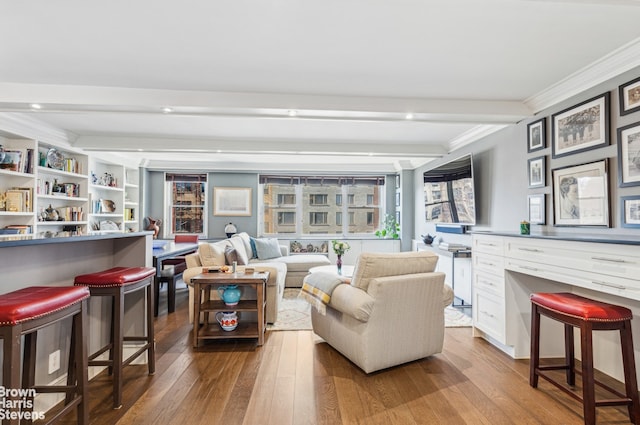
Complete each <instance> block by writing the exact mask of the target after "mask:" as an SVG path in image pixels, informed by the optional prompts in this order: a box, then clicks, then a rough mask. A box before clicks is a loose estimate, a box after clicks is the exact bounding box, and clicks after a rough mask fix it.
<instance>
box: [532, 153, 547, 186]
mask: <svg viewBox="0 0 640 425" xmlns="http://www.w3.org/2000/svg"><path fill="white" fill-rule="evenodd" d="M546 158H547V157H546V156H539V157H536V158H531V159H529V160H528V161H527V174H528V176H529V187H530V188H534V187H545V186H546V185H547V184H546V175H547V160H546Z"/></svg>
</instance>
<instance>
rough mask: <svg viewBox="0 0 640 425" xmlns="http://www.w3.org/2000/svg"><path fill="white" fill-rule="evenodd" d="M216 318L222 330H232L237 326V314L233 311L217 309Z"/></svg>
mask: <svg viewBox="0 0 640 425" xmlns="http://www.w3.org/2000/svg"><path fill="white" fill-rule="evenodd" d="M216 320H217V321H218V323H220V327H221V328H222V330H224V331H232V330H234V329H235V328H237V327H238V315H237V314H236V312H235V311H219V312H217V313H216Z"/></svg>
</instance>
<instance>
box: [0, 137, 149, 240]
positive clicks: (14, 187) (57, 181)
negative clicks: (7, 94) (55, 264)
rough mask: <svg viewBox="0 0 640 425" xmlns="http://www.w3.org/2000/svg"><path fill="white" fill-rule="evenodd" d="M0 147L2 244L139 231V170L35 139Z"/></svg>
mask: <svg viewBox="0 0 640 425" xmlns="http://www.w3.org/2000/svg"><path fill="white" fill-rule="evenodd" d="M0 145H2V147H3V150H4V151H5V153H4V159H3V160H2V161H1V162H0V240H6V239H15V238H20V237H22V235H24V234H26V235H38V236H44V237H47V236H51V237H53V236H70V235H75V234H83V235H84V234H90V233H93V232H97V231H99V232H122V231H138V230H139V224H138V223H139V217H138V214H139V208H138V205H139V202H140V200H139V198H140V191H139V187H138V183H139V182H138V175H139V174H138V173H139V171H138V169H137V168H128V167H125V166H124V165H122V164H118V163H114V162H109V161H105V160H102V159H97V158H93V157H90V156H89V155H87V154H86V153H83V152H81V151H79V150H74V149H73V148H70V147H66V146H64V147H61V146H56V145H53V144H50V143H44V142H40V141H37V140H33V139H22V138H11V137H1V136H0ZM0 156H3V155H2V154H0Z"/></svg>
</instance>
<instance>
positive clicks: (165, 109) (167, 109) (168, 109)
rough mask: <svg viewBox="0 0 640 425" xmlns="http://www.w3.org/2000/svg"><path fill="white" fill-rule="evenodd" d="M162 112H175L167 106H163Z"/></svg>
mask: <svg viewBox="0 0 640 425" xmlns="http://www.w3.org/2000/svg"><path fill="white" fill-rule="evenodd" d="M162 112H164V113H165V114H170V113H172V112H173V109H171V108H169V107H166V106H165V107H164V108H162Z"/></svg>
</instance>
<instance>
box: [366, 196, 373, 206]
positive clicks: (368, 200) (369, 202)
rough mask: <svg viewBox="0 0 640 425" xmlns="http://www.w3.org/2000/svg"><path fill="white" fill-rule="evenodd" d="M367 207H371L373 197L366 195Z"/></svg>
mask: <svg viewBox="0 0 640 425" xmlns="http://www.w3.org/2000/svg"><path fill="white" fill-rule="evenodd" d="M367 205H373V195H367Z"/></svg>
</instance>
